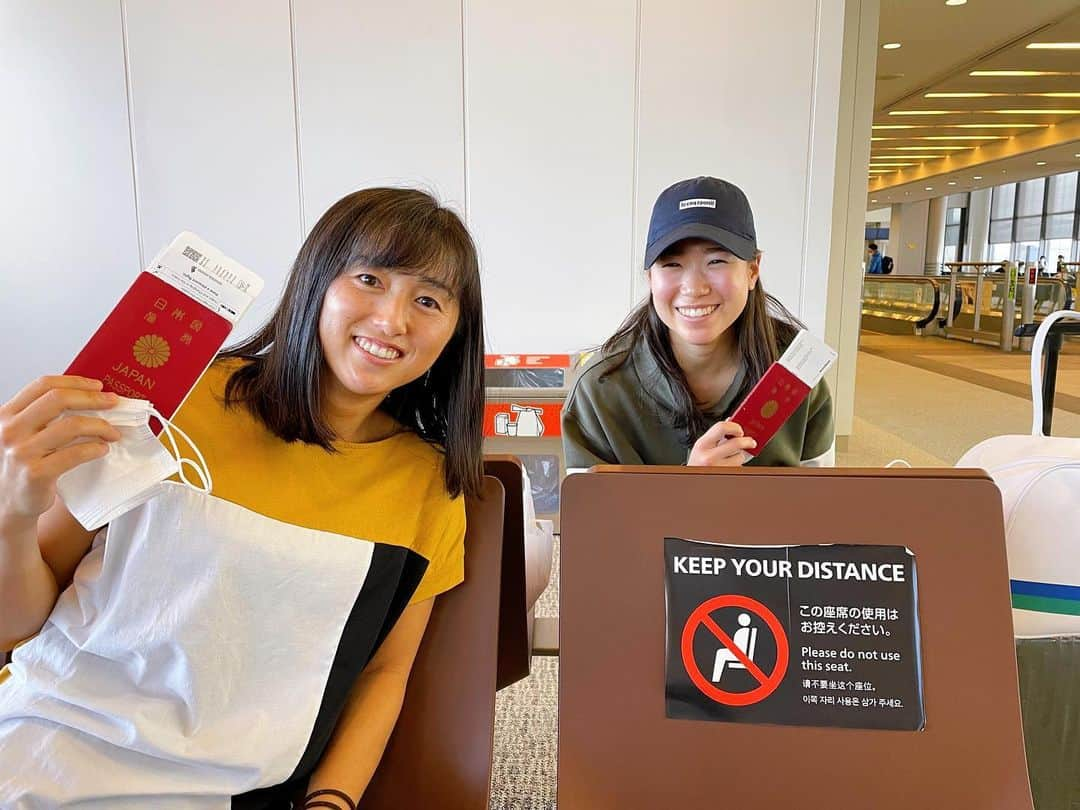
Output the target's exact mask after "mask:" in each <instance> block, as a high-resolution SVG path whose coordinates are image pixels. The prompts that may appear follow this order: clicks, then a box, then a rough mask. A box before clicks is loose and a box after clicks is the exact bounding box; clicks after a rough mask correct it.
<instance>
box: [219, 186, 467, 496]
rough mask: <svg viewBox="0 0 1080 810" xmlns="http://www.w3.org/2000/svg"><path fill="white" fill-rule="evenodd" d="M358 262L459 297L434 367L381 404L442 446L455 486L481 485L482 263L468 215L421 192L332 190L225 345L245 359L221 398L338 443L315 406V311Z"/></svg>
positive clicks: (324, 442)
mask: <svg viewBox="0 0 1080 810" xmlns="http://www.w3.org/2000/svg"><path fill="white" fill-rule="evenodd" d="M355 264H361V265H365V266H367V267H373V268H384V269H392V270H395V271H397V272H402V273H424V274H430V275H433V276H435V277H436V278H439V279H440V280H442V281H443V282H444V283H445V284H446V285H447V286H448V287H449V288H450V290H451V291H452V292H453V294H454V296H455V298H456V299H457V303H458V307H459V315H458V323H457V327H456V329H455V331H454V334H453V336H452V337H451V338H450V341H449V342H448V343H447V345H446V348H445V349H443V352H442V354H441V355H439V358H438V359H437V360H436V361H435V363H434V365H432V367H431V369H430V371H429V372H428V373H427V374H425V375H423V376H421V377H420V378H418V379H416V380H413V381H412V382H410V383H407V384H406V385H403V386H401V387H400V388H397V389H395V390H394V391H392V392H391V393H390V394H389V395H388V396H387V398H386V399H385V400H384V401H383V403H382V404H381V405H380V408H381V409H382V410H383V411H385V412H386V413H388V414H389V415H390V416H392V417H394V418H395V419H396V420H397V421H398V422H400V423H401V424H402V425H404V426H405V427H407V428H409V429H410V430H412V431H414V432H415V433H416V434H417V435H419V436H420V437H421V438H423V439H424V440H426V441H428V442H430V443H431V444H433V445H435V446H436V447H438V448H439V449H440V451H442V452H443V454H444V475H445V482H446V490H447V492H448V493H449V494H450V495H451V496H452V497H457V496H458V495H460V494H462V493H465V494H468V495H474V494H477V493H479V491H480V482H481V477H482V475H483V461H482V455H481V454H482V450H481V443H482V441H483V437H482V427H483V422H482V420H483V412H484V326H483V304H482V302H481V297H480V268H479V261H478V259H477V254H476V246H475V245H474V244H473V241H472V238H471V237H470V236H469V232H468V231H467V230H466V228H465V225H464V224H463V223H462V221H461V220H460V219H459V218H458V216H457V214H455V213H454V212H453V211H451V210H450V209H448V208H444V207H442V206H440V205H439V203H438V202H437V201H436V200H435V199H434V198H433V197H432V196H431V195H429V194H426V193H424V192H422V191H417V190H414V189H400V188H369V189H364V190H361V191H356V192H354V193H352V194H349V195H348V196H347V197H344V198H342V199H341V200H338V201H337V202H336V203H334V205H332V206H331V207H330V209H329V210H328V211H327V212H326V213H325V214H323V216H322V218H321V219H320V220H319V221H318V222H317V223H316V224H315V227H314V228H312V230H311V233H310V234H308V237H307V239H306V240H305V241H304V244H303V245H302V246H301V248H300V252H299V253H298V254H297V256H296V261H295V262H293V266H292V270H291V271H290V273H289V279H288V282H287V283H286V286H285V293H284V295H283V296H282V299H281V303H280V304H279V305H278V308H277V310H276V311H275V312H274V314H273V315H272V316H271V318H270V320H269V321H268V322H267V324H266V326H264V327H263V328H262V329H261V330H260V331H259V332H258V333H257V334H255V335H253V336H252V337H250V338H248V339H247V340H245V341H244V342H242V343H240V344H239V345H237V346H234V347H231V348H229V349H228V350H227V351H225V352H223V353H222V356H223V357H235V358H241V359H243V360H246V361H248V362H246V363H244V364H243V365H242V366H241V367H240V368H238V369H237V370H236V371H235V372H233V374H232V376H231V377H230V378H229V381H228V383H227V384H226V387H225V402H226V405H227V406H228V407H233V406H235V405H237V404H238V403H242V404H243V405H245V406H246V407H247V408H248V409H249V410H250V411H251V412H252V413H253V414H254V415H255V416H256V417H257V418H258V419H260V420H261V421H262V422H263V423H264V424H265V425H266V426H267V428H268V429H269V430H270V431H271V432H273V433H274V434H275V435H277V436H279V437H280V438H282V439H284V440H285V441H287V442H293V441H302V442H308V443H310V444H317V445H319V446H320V447H323V448H324V449H326V450H327V451H330V452H334V445H333V442H334V441H335V439H336V438H337V437H336V436H334V434H333V431H332V430H331V429H330V426H329V425H328V424H327V422H326V420H325V419H324V418H323V411H322V402H321V399H322V385H321V381H322V375H323V374H325V373H328V372H327V371H326V365H325V360H324V356H323V350H322V345H321V344H320V342H319V313H320V311H321V309H322V303H323V298H324V296H325V295H326V291H327V289H328V288H329V287H330V284H331V283H332V282H333V281H334V279H336V278H337V277H338V276H340V275H341V273H342V272H344V271H345V269H346V268H348V267H350V266H352V265H355Z"/></svg>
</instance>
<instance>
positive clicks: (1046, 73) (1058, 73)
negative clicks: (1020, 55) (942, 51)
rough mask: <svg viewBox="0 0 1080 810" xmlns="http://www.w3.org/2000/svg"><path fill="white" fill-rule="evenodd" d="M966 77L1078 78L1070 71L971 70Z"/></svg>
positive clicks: (1079, 74) (1075, 73) (1077, 74)
mask: <svg viewBox="0 0 1080 810" xmlns="http://www.w3.org/2000/svg"><path fill="white" fill-rule="evenodd" d="M968 76H1021V77H1023V76H1080V73H1077V72H1076V71H1070V70H973V71H971V72H970V73H969V74H968Z"/></svg>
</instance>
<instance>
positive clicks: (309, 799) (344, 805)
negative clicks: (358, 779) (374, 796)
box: [301, 788, 356, 810]
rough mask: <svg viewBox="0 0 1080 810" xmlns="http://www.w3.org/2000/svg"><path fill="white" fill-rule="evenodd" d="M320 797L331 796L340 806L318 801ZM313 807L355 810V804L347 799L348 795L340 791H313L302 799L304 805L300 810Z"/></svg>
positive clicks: (323, 800)
mask: <svg viewBox="0 0 1080 810" xmlns="http://www.w3.org/2000/svg"><path fill="white" fill-rule="evenodd" d="M320 796H332V797H333V798H335V799H337V800H338V801H339V802H341V804H337V803H334V802H330V801H327V800H325V799H320V798H319V797H320ZM315 807H328V808H331V810H356V802H354V801H353V800H352V799H351V798H349V794H347V793H345V792H343V791H340V790H332V789H329V788H328V789H326V790H313V791H312V792H311V793H309V794H308V795H307V796H305V797H304V803H303V805H301V808H302V810H308V808H315Z"/></svg>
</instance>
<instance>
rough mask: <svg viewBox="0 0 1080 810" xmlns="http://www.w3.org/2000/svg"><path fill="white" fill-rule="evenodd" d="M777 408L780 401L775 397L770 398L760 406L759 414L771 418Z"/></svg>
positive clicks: (778, 408)
mask: <svg viewBox="0 0 1080 810" xmlns="http://www.w3.org/2000/svg"><path fill="white" fill-rule="evenodd" d="M778 410H780V403H779V402H777V401H776V400H775V399H770V400H769V401H768V402H766V403H765V404H764V405H762V406H761V416H762V418H764V419H771V418H772V416H773V414H775V413H776V412H777V411H778Z"/></svg>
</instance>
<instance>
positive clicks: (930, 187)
mask: <svg viewBox="0 0 1080 810" xmlns="http://www.w3.org/2000/svg"><path fill="white" fill-rule="evenodd" d="M933 190H934V187H933V186H927V187H926V188H924V189H923V191H933Z"/></svg>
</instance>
